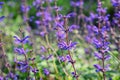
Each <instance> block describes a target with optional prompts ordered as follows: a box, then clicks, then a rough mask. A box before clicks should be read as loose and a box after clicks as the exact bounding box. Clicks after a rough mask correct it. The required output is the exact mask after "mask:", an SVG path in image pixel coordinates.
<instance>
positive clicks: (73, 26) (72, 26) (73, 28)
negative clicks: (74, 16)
mask: <svg viewBox="0 0 120 80" xmlns="http://www.w3.org/2000/svg"><path fill="white" fill-rule="evenodd" d="M76 29H79V26H77V25H74V24H73V25H71V26H70V27H69V31H70V32H72V31H73V30H76Z"/></svg>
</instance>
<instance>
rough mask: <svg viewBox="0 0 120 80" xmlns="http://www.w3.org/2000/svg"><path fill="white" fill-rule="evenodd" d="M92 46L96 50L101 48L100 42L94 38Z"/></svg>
mask: <svg viewBox="0 0 120 80" xmlns="http://www.w3.org/2000/svg"><path fill="white" fill-rule="evenodd" d="M93 44H94V45H95V47H96V48H97V49H98V48H101V47H102V42H101V41H99V40H97V39H96V38H94V39H93Z"/></svg>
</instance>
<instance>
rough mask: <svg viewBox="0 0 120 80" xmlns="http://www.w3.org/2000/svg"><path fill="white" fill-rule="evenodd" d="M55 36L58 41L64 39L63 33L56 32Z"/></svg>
mask: <svg viewBox="0 0 120 80" xmlns="http://www.w3.org/2000/svg"><path fill="white" fill-rule="evenodd" d="M56 35H57V38H58V39H60V40H61V39H64V38H65V37H66V34H65V32H64V31H57V32H56Z"/></svg>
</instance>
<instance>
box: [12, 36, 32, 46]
mask: <svg viewBox="0 0 120 80" xmlns="http://www.w3.org/2000/svg"><path fill="white" fill-rule="evenodd" d="M14 38H15V43H16V44H20V43H22V44H26V43H27V42H28V39H29V38H30V36H26V37H24V38H23V39H20V38H19V37H17V36H14Z"/></svg>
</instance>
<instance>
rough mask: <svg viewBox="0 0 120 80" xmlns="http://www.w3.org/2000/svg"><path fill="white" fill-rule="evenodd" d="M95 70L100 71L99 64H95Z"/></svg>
mask: <svg viewBox="0 0 120 80" xmlns="http://www.w3.org/2000/svg"><path fill="white" fill-rule="evenodd" d="M94 67H95V68H96V72H99V71H102V67H101V66H100V65H99V64H95V65H94Z"/></svg>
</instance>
